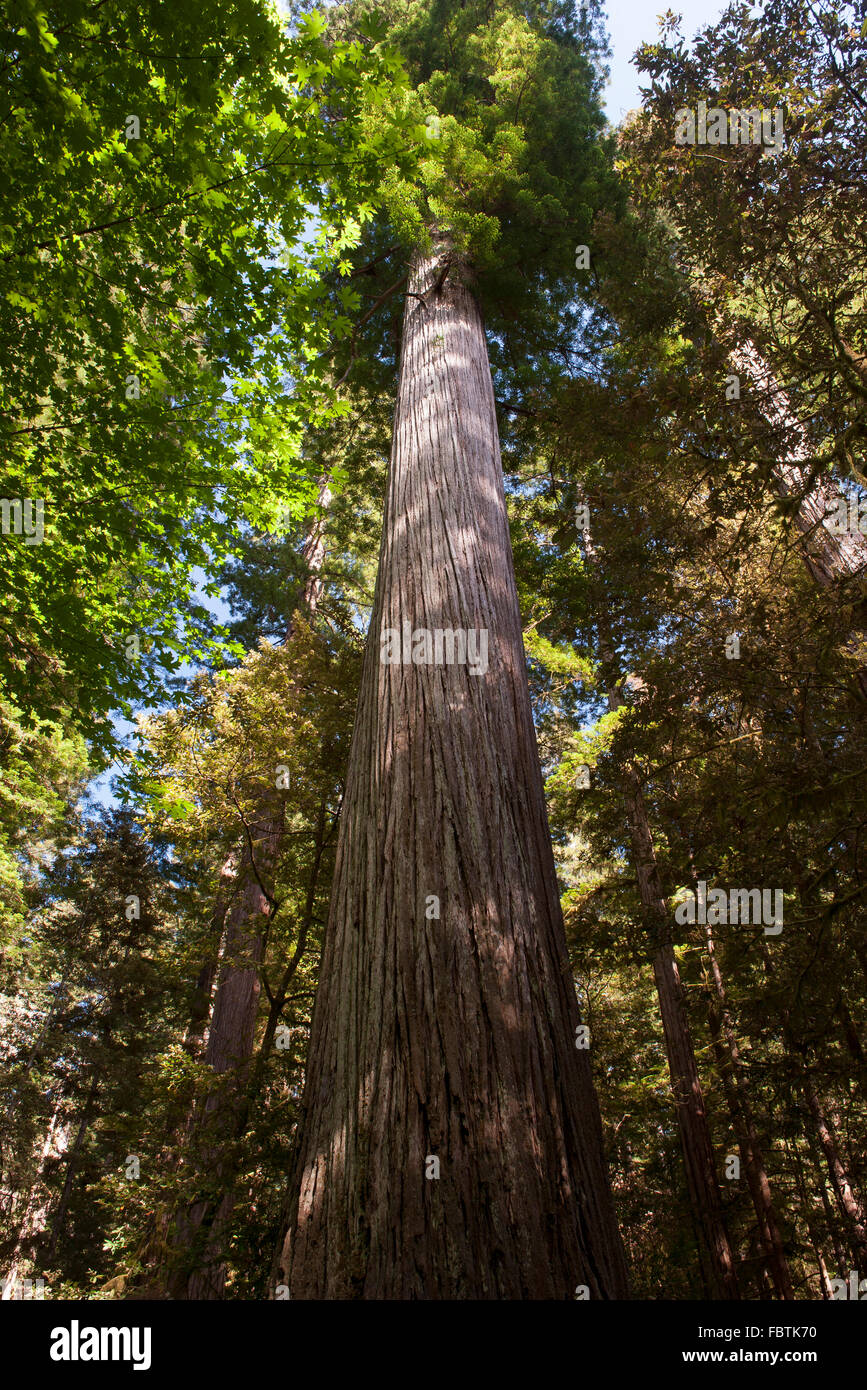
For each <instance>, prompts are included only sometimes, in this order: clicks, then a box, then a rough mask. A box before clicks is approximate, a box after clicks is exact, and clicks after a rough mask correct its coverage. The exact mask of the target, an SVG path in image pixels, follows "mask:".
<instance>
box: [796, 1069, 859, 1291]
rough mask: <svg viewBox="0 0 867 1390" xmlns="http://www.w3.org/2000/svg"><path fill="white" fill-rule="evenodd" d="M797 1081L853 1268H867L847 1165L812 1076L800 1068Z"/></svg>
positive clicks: (856, 1202) (854, 1195) (857, 1201)
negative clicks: (826, 1167)
mask: <svg viewBox="0 0 867 1390" xmlns="http://www.w3.org/2000/svg"><path fill="white" fill-rule="evenodd" d="M801 1084H802V1089H803V1092H804V1098H805V1100H806V1102H807V1105H808V1107H809V1110H810V1114H811V1115H812V1117H813V1124H814V1126H815V1132H816V1136H817V1138H818V1140H819V1145H820V1147H821V1150H822V1153H823V1154H824V1157H825V1162H826V1163H827V1165H828V1176H829V1177H830V1179H831V1190H832V1191H833V1193H834V1200H835V1201H836V1203H837V1209H838V1211H839V1212H840V1216H841V1218H842V1221H843V1229H844V1231H845V1234H846V1240H847V1243H848V1246H849V1249H850V1251H851V1253H852V1259H853V1261H854V1263H855V1268H856V1269H862V1270H863V1269H867V1216H865V1212H864V1207H863V1205H862V1203H861V1202H860V1201H859V1200H858V1197H857V1196H856V1194H855V1190H854V1188H853V1186H852V1181H851V1179H850V1177H849V1172H848V1169H847V1168H846V1165H845V1164H844V1162H843V1160H842V1158H841V1157H840V1150H839V1149H838V1147H837V1138H836V1135H835V1134H834V1129H833V1126H832V1124H831V1121H830V1120H829V1119H828V1117H827V1115H826V1114H825V1110H824V1107H823V1105H822V1102H821V1101H820V1099H819V1096H818V1093H817V1091H816V1087H815V1085H814V1082H813V1078H812V1076H811V1075H810V1073H809V1072H808V1071H805V1072H804V1075H803V1079H802V1083H801ZM841 1272H842V1271H841Z"/></svg>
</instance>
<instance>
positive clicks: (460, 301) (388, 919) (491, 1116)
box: [283, 242, 627, 1299]
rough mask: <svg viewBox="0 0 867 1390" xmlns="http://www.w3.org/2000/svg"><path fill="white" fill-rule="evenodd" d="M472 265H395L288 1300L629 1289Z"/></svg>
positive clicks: (443, 252)
mask: <svg viewBox="0 0 867 1390" xmlns="http://www.w3.org/2000/svg"><path fill="white" fill-rule="evenodd" d="M467 280H468V275H467V271H466V269H465V268H464V267H461V266H460V264H459V263H458V261H457V259H456V258H455V257H454V256H453V255H452V254H451V253H450V252H449V250H448V247H447V246H446V245H445V244H444V243H443V242H440V243H439V244H438V246H437V248H436V250H435V252H434V253H433V254H432V255H427V256H426V255H421V254H417V255H416V256H415V258H414V261H413V266H412V270H411V273H410V281H409V292H408V295H407V301H406V308H405V315H404V333H403V342H402V349H401V366H400V378H399V385H398V402H397V411H396V415H395V425H394V440H393V446H392V455H391V467H390V476H389V485H388V497H387V502H386V510H385V518H384V526H383V539H382V547H381V552H380V563H379V574H378V578H377V587H376V597H375V600H374V607H373V618H372V622H371V628H370V632H369V636H368V642H367V648H366V653H365V659H364V668H363V673H362V683H361V691H360V695H359V703H358V708H357V713H356V722H355V729H354V733H353V740H352V749H351V753H350V761H349V771H348V778H347V787H346V795H345V799H344V806H343V813H342V816H341V826H340V835H339V840H338V850H337V865H336V871H335V879H334V887H333V892H332V899H331V908H330V914H329V921H328V928H327V932H326V940H325V948H324V952H323V962H322V970H321V983H320V986H319V991H318V995H317V999H316V1005H315V1011H314V1019H313V1030H312V1037H311V1047H310V1061H309V1065H308V1072H307V1081H306V1087H305V1112H306V1113H305V1117H304V1121H303V1128H302V1137H301V1143H300V1149H299V1160H298V1164H297V1166H296V1175H295V1186H294V1195H293V1201H292V1219H291V1222H290V1229H289V1233H288V1235H287V1239H286V1243H285V1247H284V1252H283V1269H284V1277H285V1282H286V1283H287V1284H288V1285H289V1289H290V1293H291V1296H292V1297H293V1298H318V1299H321V1298H338V1299H348V1298H369V1299H382V1298H384V1299H464V1298H479V1299H534V1298H540V1299H548V1298H556V1299H567V1298H570V1297H572V1296H573V1295H574V1291H575V1290H576V1287H577V1286H579V1285H584V1286H586V1288H587V1290H588V1292H589V1296H590V1297H591V1298H617V1297H624V1296H626V1292H627V1280H626V1270H625V1261H624V1258H623V1253H622V1248H621V1245H620V1239H619V1235H618V1232H617V1227H616V1224H615V1221H614V1214H613V1209H612V1204H611V1194H610V1189H609V1183H608V1178H607V1174H606V1170H605V1163H604V1158H603V1150H602V1132H601V1124H600V1119H599V1113H598V1108H597V1104H596V1099H595V1096H594V1092H593V1088H592V1084H591V1078H590V1065H589V1059H588V1055H587V1052H586V1051H585V1050H583V1049H579V1048H577V1047H576V1027H577V1025H578V1023H579V1013H578V1003H577V998H576V993H575V989H574V986H573V983H572V979H571V971H570V967H569V963H568V959H567V954H566V946H565V935H564V931H563V924H562V916H561V912H560V903H559V896H558V890H557V879H556V874H555V869H554V860H553V854H552V850H551V843H550V837H549V832H548V825H547V815H546V809H545V801H544V793H543V787H542V778H541V772H540V767H539V759H538V752H537V748H536V740H535V731H534V728H533V721H532V714H531V709H530V699H529V689H528V682H527V674H526V664H525V657H524V650H523V642H522V636H521V623H520V614H519V610H518V601H517V593H516V589H515V581H514V573H513V567H512V557H511V549H510V544H509V532H508V524H507V519H506V508H505V498H504V493H503V481H502V471H501V464H500V450H499V441H498V437H497V427H496V416H495V407H494V396H493V389H492V385H491V376H490V369H489V366H488V357H487V345H486V342H485V335H484V327H483V324H482V319H481V313H480V310H479V307H478V303H477V301H476V299H475V296H474V294H473V292H472V289H471V288H470V285H469V284H468V283H467ZM404 624H406V625H408V628H409V630H410V631H411V630H412V629H415V628H419V629H422V628H424V629H426V630H427V631H428V633H432V632H435V631H436V630H437V629H439V630H441V631H442V630H449V635H450V637H451V638H452V642H453V646H452V649H451V654H452V656H453V657H456V658H457V659H456V660H454V661H453V662H452V664H437V663H436V657H437V647H436V646H435V645H434V640H433V639H432V640H431V644H430V649H428V648H427V641H426V639H425V638H424V637H421V638H419V639H418V641H417V642H416V644H415V650H416V654H417V656H420V657H424V658H426V661H423V662H421V663H420V664H415V663H412V662H409V661H408V660H406V658H407V657H408V656H409V652H408V650H404ZM387 629H394V630H396V633H397V635H398V637H397V641H398V646H399V648H400V650H399V651H398V652H397V653H396V655H397V659H398V661H399V662H400V664H390V662H384V661H383V660H381V657H390V658H391V659H392V660H393V659H394V657H395V651H394V650H393V649H392V648H391V646H390V644H389V645H383V644H382V633H383V631H384V630H387ZM456 631H457V632H463V633H466V634H468V648H467V653H466V654H465V655H466V656H467V660H466V661H462V660H460V658H461V656H462V648H461V647H460V646H459V645H458V639H456V638H454V635H453V634H454V633H455V632H456ZM482 633H484V634H485V636H484V637H482V635H481V634H482ZM487 639H490V647H489V649H488V650H489V658H490V659H489V667H488V669H487V670H483V667H484V666H485V664H486V663H485V662H483V661H482V660H481V655H480V654H481V652H482V651H483V650H485V648H484V645H483V644H484V642H485V641H486V640H487ZM445 641H446V639H445V638H443V639H442V646H441V647H440V648H439V656H440V660H441V661H442V658H443V657H444V655H445V653H446V645H445ZM473 651H474V652H475V653H476V657H477V658H479V659H478V660H476V661H474V662H473V667H474V669H475V671H477V672H478V674H473V671H472V670H471V668H470V660H471V659H472V658H471V653H472V652H473ZM431 656H433V658H434V660H433V661H431V660H430V658H431ZM402 657H403V658H404V659H403V660H401V658H402ZM582 1292H583V1291H582Z"/></svg>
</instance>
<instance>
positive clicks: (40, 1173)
mask: <svg viewBox="0 0 867 1390" xmlns="http://www.w3.org/2000/svg"><path fill="white" fill-rule="evenodd" d="M65 1100H66V1096H65V1092H64V1090H63V1089H62V1088H61V1090H60V1092H59V1093H58V1096H57V1101H56V1103H55V1106H54V1109H53V1111H52V1113H51V1119H50V1120H49V1122H48V1128H47V1130H46V1132H45V1138H44V1139H43V1141H42V1144H41V1147H40V1149H39V1157H38V1161H37V1163H36V1171H35V1173H34V1175H33V1181H32V1183H31V1185H30V1190H29V1192H28V1194H27V1200H26V1202H25V1204H24V1211H23V1213H22V1216H21V1220H20V1221H19V1223H18V1235H17V1237H16V1240H15V1248H14V1250H13V1252H12V1256H11V1259H10V1261H9V1268H8V1270H7V1271H6V1274H5V1276H4V1279H3V1284H2V1292H0V1300H4V1301H5V1300H8V1299H11V1298H13V1297H14V1296H15V1286H16V1283H17V1281H18V1276H19V1274H21V1272H22V1270H23V1269H24V1267H25V1266H29V1265H30V1263H31V1261H32V1260H33V1257H34V1255H35V1253H36V1247H37V1245H38V1243H39V1241H40V1240H41V1238H42V1236H43V1234H44V1232H45V1228H46V1224H47V1221H48V1213H49V1211H50V1209H51V1191H50V1189H49V1188H48V1187H47V1186H46V1184H45V1181H44V1178H45V1171H46V1168H47V1167H48V1164H49V1162H50V1161H51V1159H52V1158H59V1157H60V1156H61V1155H63V1154H65V1153H66V1151H67V1149H68V1147H69V1139H70V1124H69V1121H68V1119H67V1118H66V1114H65Z"/></svg>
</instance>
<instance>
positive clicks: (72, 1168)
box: [47, 1071, 100, 1260]
mask: <svg viewBox="0 0 867 1390" xmlns="http://www.w3.org/2000/svg"><path fill="white" fill-rule="evenodd" d="M99 1079H100V1077H99V1072H98V1071H95V1072H94V1074H93V1076H92V1078H91V1082H90V1090H89V1091H88V1093H87V1099H86V1100H85V1102H84V1107H83V1109H82V1111H81V1118H80V1120H79V1122H78V1129H77V1130H76V1133H75V1140H74V1142H73V1145H72V1148H71V1149H70V1150H69V1154H68V1157H67V1160H66V1178H65V1180H64V1183H63V1191H62V1192H61V1194H60V1201H59V1202H58V1204H57V1211H56V1212H55V1213H54V1219H53V1221H52V1223H51V1238H50V1240H49V1242H48V1252H47V1258H48V1259H49V1260H53V1259H54V1255H55V1252H56V1250H57V1243H58V1241H59V1240H60V1237H61V1235H62V1233H63V1227H64V1225H65V1224H66V1213H67V1211H68V1209H69V1202H70V1199H71V1197H72V1184H73V1182H74V1180H75V1174H76V1170H77V1168H78V1155H79V1154H80V1152H81V1146H82V1144H83V1143H84V1136H85V1135H86V1134H87V1131H88V1127H89V1125H90V1121H91V1116H92V1114H93V1107H94V1105H95V1103H96V1097H97V1094H98V1091H99Z"/></svg>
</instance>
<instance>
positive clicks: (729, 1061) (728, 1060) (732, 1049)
mask: <svg viewBox="0 0 867 1390" xmlns="http://www.w3.org/2000/svg"><path fill="white" fill-rule="evenodd" d="M705 938H706V941H707V949H708V956H709V958H710V967H711V976H712V978H713V982H714V990H715V992H716V997H717V1003H718V1009H714V1008H713V1005H711V1010H710V1012H711V1028H712V1030H713V1032H714V1034H715V1043H717V1044H718V1049H719V1050H718V1053H717V1056H718V1059H719V1064H720V1073H721V1075H722V1079H723V1085H724V1087H725V1090H726V1096H727V1099H728V1101H729V1109H730V1112H731V1116H732V1123H733V1124H734V1127H735V1134H736V1135H737V1139H738V1147H739V1148H740V1151H741V1157H742V1159H743V1164H744V1169H745V1171H746V1175H747V1184H748V1186H749V1189H750V1196H751V1197H752V1200H753V1207H754V1209H755V1213H756V1220H757V1222H758V1229H759V1236H760V1238H761V1241H762V1246H763V1248H764V1251H765V1261H766V1263H767V1266H768V1272H769V1273H770V1276H771V1278H772V1279H773V1281H774V1287H775V1289H776V1291H777V1295H778V1296H779V1297H780V1298H785V1299H792V1298H794V1297H795V1295H794V1292H793V1290H792V1281H791V1277H790V1275H789V1267H788V1264H787V1263H786V1256H785V1253H784V1251H783V1240H782V1236H781V1235H780V1228H779V1225H778V1223H777V1215H776V1212H775V1211H774V1203H773V1198H772V1196H771V1185H770V1183H769V1181H768V1174H767V1170H766V1168H765V1162H764V1158H763V1156H762V1150H761V1146H760V1144H759V1137H758V1134H757V1132H756V1127H755V1124H754V1122H753V1117H752V1113H751V1110H750V1104H749V1099H748V1097H747V1094H746V1088H745V1086H744V1084H743V1075H742V1072H741V1057H740V1049H739V1048H738V1042H737V1038H736V1036H735V1030H734V1025H733V1023H732V1018H731V1014H730V1013H729V1008H728V1000H727V999H726V991H725V984H724V982H723V977H722V971H721V970H720V966H719V960H718V958H717V953H716V949H715V947H714V942H713V935H712V933H711V928H710V927H709V926H707V925H706V926H705ZM723 1038H724V1039H725V1041H724V1042H723Z"/></svg>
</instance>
